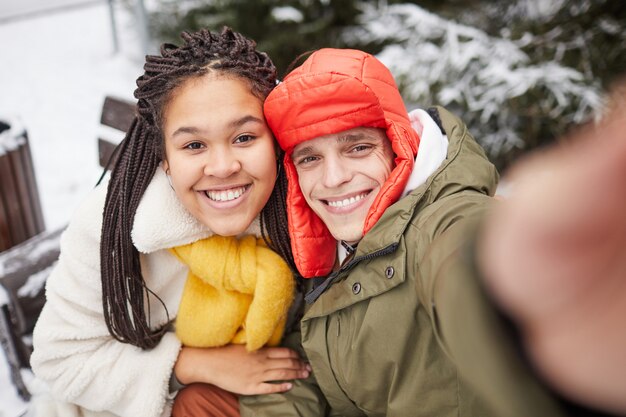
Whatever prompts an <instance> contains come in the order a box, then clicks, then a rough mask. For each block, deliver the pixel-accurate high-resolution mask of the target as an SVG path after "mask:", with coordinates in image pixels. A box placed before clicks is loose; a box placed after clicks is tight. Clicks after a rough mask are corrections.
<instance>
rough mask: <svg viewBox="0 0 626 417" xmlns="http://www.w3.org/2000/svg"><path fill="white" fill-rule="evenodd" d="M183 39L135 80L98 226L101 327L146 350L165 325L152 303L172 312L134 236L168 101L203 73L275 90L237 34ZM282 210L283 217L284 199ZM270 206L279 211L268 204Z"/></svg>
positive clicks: (264, 61)
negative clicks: (153, 285)
mask: <svg viewBox="0 0 626 417" xmlns="http://www.w3.org/2000/svg"><path fill="white" fill-rule="evenodd" d="M181 37H182V39H183V41H184V43H183V45H182V46H180V47H177V46H175V45H172V44H164V45H163V46H162V47H161V51H160V52H161V55H160V56H151V55H149V56H147V57H146V63H145V65H144V74H143V75H142V76H141V77H139V78H138V79H137V89H136V90H135V98H137V115H136V116H135V119H134V121H133V123H132V125H131V128H130V129H129V131H128V132H127V134H126V137H125V138H124V140H123V141H122V144H121V145H120V150H119V153H120V156H119V159H118V161H117V163H116V165H115V167H114V169H113V171H112V173H111V179H110V181H109V185H108V190H107V196H106V201H105V206H104V213H103V221H102V238H101V243H100V266H101V274H102V303H103V310H104V317H105V321H106V324H107V327H108V329H109V332H110V333H111V335H113V337H115V338H116V339H117V340H119V341H121V342H125V343H130V344H133V345H135V346H138V347H141V348H143V349H149V348H152V347H154V346H156V344H157V343H158V342H159V341H160V340H161V338H162V336H163V334H164V333H165V331H166V329H167V326H168V323H164V324H162V325H161V326H160V327H156V328H155V327H154V326H153V325H151V323H150V313H151V312H150V299H151V297H153V296H154V297H156V299H157V300H158V302H160V303H161V305H162V306H163V308H164V309H165V312H166V315H167V316H168V317H169V314H168V312H167V308H166V307H165V304H164V303H163V301H162V300H161V299H159V298H158V296H156V294H154V293H153V292H151V291H150V289H149V288H148V287H147V286H146V282H145V280H144V277H143V274H142V271H141V264H140V260H139V252H138V251H137V249H136V248H135V246H134V245H133V242H132V238H131V230H132V226H133V223H134V218H135V213H136V211H137V207H138V205H139V202H140V200H141V197H142V196H143V194H144V192H145V190H146V188H147V187H148V184H149V183H150V181H151V180H152V177H153V176H154V173H155V171H156V169H157V167H158V166H159V163H160V162H161V161H162V159H163V155H164V151H163V149H164V148H163V133H162V130H161V125H162V121H163V112H164V110H165V107H166V106H167V103H168V102H169V100H170V99H171V97H172V94H173V93H174V91H175V89H176V88H177V87H179V86H180V85H182V84H183V83H184V82H185V81H186V80H188V79H190V78H193V77H199V76H202V75H204V74H206V73H208V72H218V73H225V74H230V75H233V76H236V77H239V78H241V79H243V80H246V81H248V82H249V84H250V87H251V90H252V92H253V93H254V94H255V95H257V96H258V97H259V98H261V99H265V97H266V96H267V94H269V92H270V91H271V89H272V88H273V87H274V86H275V85H276V68H275V67H274V65H273V63H272V62H271V60H270V59H269V58H268V57H267V55H266V54H264V53H262V52H259V51H257V50H256V44H255V43H254V42H253V41H251V40H249V39H247V38H245V37H243V36H242V35H240V34H238V33H235V32H233V31H232V30H230V29H228V28H224V30H222V32H221V33H219V34H218V33H211V32H209V31H208V30H201V31H198V32H195V33H187V32H184V33H183V34H182V35H181ZM285 189H286V188H284V187H283V188H277V189H276V190H275V191H274V192H273V193H272V197H271V199H272V201H274V200H280V197H279V194H281V193H283V191H284V190H285ZM281 204H282V206H280V207H282V210H283V211H284V197H283V198H282V203H281ZM268 205H269V204H268ZM272 207H279V206H278V205H276V203H272ZM284 233H285V235H286V229H284ZM287 239H288V237H287ZM272 241H273V242H283V243H281V248H283V247H284V241H283V240H282V238H281V237H278V234H277V237H275V238H274V237H273V238H272ZM287 242H288V240H287ZM287 253H289V255H287V256H286V254H287ZM279 254H280V255H282V256H284V257H285V259H291V256H290V255H291V250H290V248H289V249H287V251H286V252H283V250H282V249H281V250H280V251H279ZM146 303H147V308H146ZM168 321H169V318H168Z"/></svg>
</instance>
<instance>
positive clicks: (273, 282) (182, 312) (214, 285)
mask: <svg viewBox="0 0 626 417" xmlns="http://www.w3.org/2000/svg"><path fill="white" fill-rule="evenodd" d="M170 250H171V251H172V252H173V253H174V254H175V255H176V257H178V259H180V260H181V261H182V262H183V263H185V264H187V265H188V266H189V274H188V276H187V281H186V283H185V287H184V289H183V294H182V298H181V301H180V306H179V310H178V316H177V318H176V335H177V336H178V338H179V339H180V340H181V342H182V343H183V344H184V345H186V346H194V347H215V346H223V345H226V344H228V343H238V344H244V343H245V344H246V348H247V349H248V350H249V351H252V350H256V349H259V348H261V347H262V346H264V345H265V344H268V345H270V346H275V345H277V344H278V343H279V342H280V339H281V337H282V333H283V331H284V327H285V322H286V319H287V310H288V309H289V306H290V305H291V302H292V301H293V296H294V294H293V290H294V279H293V276H292V274H291V271H290V270H289V267H288V266H287V264H286V263H285V261H284V260H283V259H282V258H281V257H280V256H278V255H277V254H276V253H275V252H273V251H272V250H270V249H269V248H267V247H266V245H265V243H264V242H263V239H257V238H256V237H255V236H251V235H249V236H244V237H242V238H239V239H237V238H235V237H224V236H211V237H209V238H206V239H203V240H200V241H197V242H194V243H191V244H188V245H184V246H178V247H175V248H173V249H170Z"/></svg>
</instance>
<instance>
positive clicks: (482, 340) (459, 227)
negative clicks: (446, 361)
mask: <svg viewBox="0 0 626 417" xmlns="http://www.w3.org/2000/svg"><path fill="white" fill-rule="evenodd" d="M470 214H471V215H470V216H468V217H466V218H463V219H461V220H459V221H455V222H453V223H451V224H450V225H448V226H447V227H446V228H445V230H444V231H442V233H441V234H439V235H438V236H437V237H436V238H435V239H434V241H433V242H432V243H431V245H432V247H433V249H434V250H429V251H428V252H427V255H426V256H425V258H424V259H423V260H422V262H421V264H420V275H421V278H422V291H423V294H422V297H423V298H424V299H425V301H426V305H427V310H428V311H429V315H430V316H431V320H432V323H433V327H434V329H435V332H436V335H437V337H438V339H439V341H440V343H441V345H442V348H443V349H444V350H445V351H446V352H447V354H448V355H449V356H450V357H451V358H452V360H453V361H454V362H455V364H456V365H457V369H458V370H459V373H460V374H461V376H462V377H463V379H465V380H466V381H467V382H468V383H469V385H470V386H472V387H473V389H474V390H475V391H476V393H477V394H478V395H479V396H481V397H482V398H483V399H484V400H486V401H487V403H489V405H490V406H491V407H492V408H493V409H494V411H495V412H496V415H506V416H511V417H517V416H519V417H524V416H528V415H532V416H534V417H544V416H545V417H557V416H562V415H563V410H562V409H561V407H560V406H559V404H558V403H557V402H556V401H555V400H554V397H553V396H551V395H550V393H549V392H548V391H547V390H546V388H545V386H543V384H541V383H540V382H539V381H538V380H537V378H536V376H535V375H534V372H533V371H532V369H530V367H529V366H528V362H527V361H526V360H525V357H524V353H523V351H522V350H521V349H520V344H519V343H518V340H517V338H516V334H515V328H514V326H513V325H512V324H511V322H509V321H508V320H507V318H506V317H505V316H504V315H502V314H501V313H500V312H499V310H498V309H497V306H496V305H495V304H494V303H493V301H492V299H491V298H490V296H489V294H488V292H487V291H486V290H485V288H484V287H483V284H482V281H481V277H480V274H479V271H478V270H477V268H476V267H475V262H474V247H475V243H476V239H477V237H478V233H479V224H480V221H481V218H482V217H483V216H484V215H485V214H486V213H485V211H484V210H482V209H481V210H477V211H475V212H474V213H470Z"/></svg>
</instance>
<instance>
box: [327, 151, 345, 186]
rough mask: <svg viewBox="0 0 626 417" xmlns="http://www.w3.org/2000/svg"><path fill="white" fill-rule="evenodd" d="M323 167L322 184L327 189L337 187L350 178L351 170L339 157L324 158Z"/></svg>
mask: <svg viewBox="0 0 626 417" xmlns="http://www.w3.org/2000/svg"><path fill="white" fill-rule="evenodd" d="M324 165H325V166H324V174H323V176H322V183H323V184H324V186H325V187H327V188H333V187H338V186H340V185H341V184H343V183H345V182H348V181H350V179H351V178H352V173H351V170H350V169H349V167H348V166H347V165H346V164H345V161H342V160H341V158H339V157H335V156H332V157H326V158H325V164H324Z"/></svg>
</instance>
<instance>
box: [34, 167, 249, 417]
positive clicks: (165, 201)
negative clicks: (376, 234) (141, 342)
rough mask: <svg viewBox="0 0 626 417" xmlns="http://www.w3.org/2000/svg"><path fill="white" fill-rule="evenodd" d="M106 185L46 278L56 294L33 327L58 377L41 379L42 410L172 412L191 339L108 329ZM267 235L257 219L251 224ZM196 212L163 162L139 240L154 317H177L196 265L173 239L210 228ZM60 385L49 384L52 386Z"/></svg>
mask: <svg viewBox="0 0 626 417" xmlns="http://www.w3.org/2000/svg"><path fill="white" fill-rule="evenodd" d="M106 188H107V187H106V184H105V185H102V186H99V187H98V188H97V189H96V190H95V191H94V192H93V193H91V194H90V195H89V196H88V197H87V199H86V200H85V201H84V202H83V203H82V204H81V205H80V207H79V208H78V210H77V212H76V213H75V215H74V216H73V219H72V221H71V222H70V225H69V226H68V228H67V230H66V231H65V232H64V233H63V236H62V238H61V255H60V258H59V262H58V264H57V266H56V268H55V269H54V271H53V272H52V274H51V275H50V277H49V278H48V281H47V284H46V297H47V302H46V304H45V306H44V308H43V310H42V312H41V316H40V318H39V320H38V322H37V325H36V327H35V329H34V332H33V344H34V352H33V354H32V357H31V364H32V369H33V371H34V373H35V375H36V376H37V377H38V380H41V381H43V382H45V383H46V384H47V385H48V386H47V387H43V388H37V387H35V391H36V392H35V395H34V398H33V406H34V408H35V413H36V415H37V416H63V417H73V416H92V415H93V416H112V415H119V416H129V417H131V416H132V417H136V416H142V417H157V416H168V415H170V407H171V397H172V396H171V394H170V392H169V380H170V376H171V373H172V369H173V366H174V363H175V361H176V359H177V357H178V353H179V350H180V347H181V343H180V341H179V340H178V338H177V337H176V335H175V334H174V333H173V332H167V333H166V334H165V335H164V336H163V339H162V340H161V341H160V342H159V343H158V345H157V346H156V347H154V348H153V349H150V350H142V349H140V348H138V347H135V346H132V345H130V344H124V343H120V342H118V341H117V340H115V339H114V338H113V337H112V336H111V335H110V333H109V331H108V330H107V326H106V324H105V321H104V317H103V309H102V289H101V283H100V234H101V225H102V215H101V213H102V211H103V207H104V201H105V196H106ZM247 233H250V234H256V235H259V227H258V224H257V223H256V222H255V223H254V224H253V225H252V226H250V229H249V230H248V231H247ZM210 235H211V232H210V231H209V230H208V229H207V228H206V227H205V226H204V225H202V224H201V223H199V222H198V221H197V220H196V219H195V218H194V217H193V216H192V215H191V214H189V212H187V211H186V210H185V209H184V207H183V206H182V205H181V203H180V201H179V200H178V198H177V197H176V195H175V193H174V191H173V190H172V189H171V187H170V185H169V183H168V181H167V178H166V175H165V173H164V172H163V170H162V169H160V168H159V169H157V172H156V174H155V176H154V178H153V180H152V182H151V183H150V185H149V186H148V188H147V190H146V192H145V194H144V196H143V197H142V200H141V202H140V204H139V207H138V209H137V212H136V216H135V221H134V225H133V229H132V239H133V243H134V245H135V246H136V248H137V249H138V250H139V252H140V254H141V255H140V260H141V265H142V272H143V275H144V279H145V280H146V284H147V286H148V288H150V290H151V291H153V292H154V294H156V295H157V296H158V297H159V298H160V300H161V301H162V302H163V303H164V304H165V307H166V308H167V311H168V313H169V316H168V315H166V312H165V309H164V308H163V306H162V305H161V303H160V302H159V300H157V298H156V297H151V298H150V313H151V316H150V323H151V325H152V326H153V327H157V326H162V325H164V324H166V323H167V322H168V321H169V320H172V319H174V318H175V317H176V315H177V312H178V307H179V302H180V300H181V294H182V291H183V286H184V284H185V280H186V277H187V273H188V267H187V266H186V265H184V264H183V263H181V262H180V261H179V260H178V259H176V257H175V256H174V254H172V253H171V252H170V251H169V250H168V248H172V247H175V246H180V245H186V244H188V243H191V242H194V241H197V240H199V239H203V238H206V237H209V236H210ZM48 388H49V390H50V391H51V392H50V393H48V392H47V389H48Z"/></svg>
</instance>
